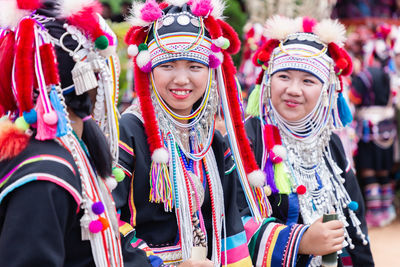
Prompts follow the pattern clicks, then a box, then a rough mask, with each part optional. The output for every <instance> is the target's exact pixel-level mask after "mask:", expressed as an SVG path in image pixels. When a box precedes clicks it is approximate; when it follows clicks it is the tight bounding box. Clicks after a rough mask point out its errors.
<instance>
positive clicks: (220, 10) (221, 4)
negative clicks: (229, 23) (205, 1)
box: [211, 0, 225, 19]
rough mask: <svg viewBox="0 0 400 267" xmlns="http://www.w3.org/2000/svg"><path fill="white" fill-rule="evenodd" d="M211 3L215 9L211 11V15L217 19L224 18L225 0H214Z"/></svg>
mask: <svg viewBox="0 0 400 267" xmlns="http://www.w3.org/2000/svg"><path fill="white" fill-rule="evenodd" d="M211 5H212V7H213V10H212V11H211V16H213V17H214V18H215V19H222V18H223V15H224V10H225V1H223V0H212V1H211Z"/></svg>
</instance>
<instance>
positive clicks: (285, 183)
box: [274, 162, 292, 194]
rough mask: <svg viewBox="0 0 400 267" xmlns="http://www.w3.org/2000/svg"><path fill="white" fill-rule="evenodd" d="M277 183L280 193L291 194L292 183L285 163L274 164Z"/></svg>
mask: <svg viewBox="0 0 400 267" xmlns="http://www.w3.org/2000/svg"><path fill="white" fill-rule="evenodd" d="M274 173H275V184H276V187H277V189H278V190H279V193H280V194H290V193H291V192H292V190H291V188H292V187H291V184H290V181H289V176H288V173H287V172H286V171H285V166H284V163H283V162H281V163H277V164H275V165H274Z"/></svg>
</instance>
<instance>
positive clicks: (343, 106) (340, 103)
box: [337, 92, 353, 126]
mask: <svg viewBox="0 0 400 267" xmlns="http://www.w3.org/2000/svg"><path fill="white" fill-rule="evenodd" d="M337 107H338V112H339V117H340V121H341V122H342V125H343V126H346V125H348V124H349V123H351V122H352V121H353V115H352V114H351V111H350V108H349V106H348V105H347V103H346V100H345V99H344V97H343V94H342V92H339V95H338V99H337Z"/></svg>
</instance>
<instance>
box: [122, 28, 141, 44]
mask: <svg viewBox="0 0 400 267" xmlns="http://www.w3.org/2000/svg"><path fill="white" fill-rule="evenodd" d="M141 28H142V27H140V26H132V27H130V28H129V30H128V31H127V32H126V34H125V37H124V42H125V43H126V44H127V45H130V44H132V43H133V42H131V40H132V36H133V34H135V32H136V31H137V30H139V29H141Z"/></svg>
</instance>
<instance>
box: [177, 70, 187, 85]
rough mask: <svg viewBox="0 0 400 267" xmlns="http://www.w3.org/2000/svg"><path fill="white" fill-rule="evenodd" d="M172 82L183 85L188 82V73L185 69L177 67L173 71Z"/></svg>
mask: <svg viewBox="0 0 400 267" xmlns="http://www.w3.org/2000/svg"><path fill="white" fill-rule="evenodd" d="M174 83H176V84H178V85H184V84H187V83H189V75H188V74H187V73H186V71H185V70H180V69H177V70H176V71H175V73H174Z"/></svg>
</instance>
